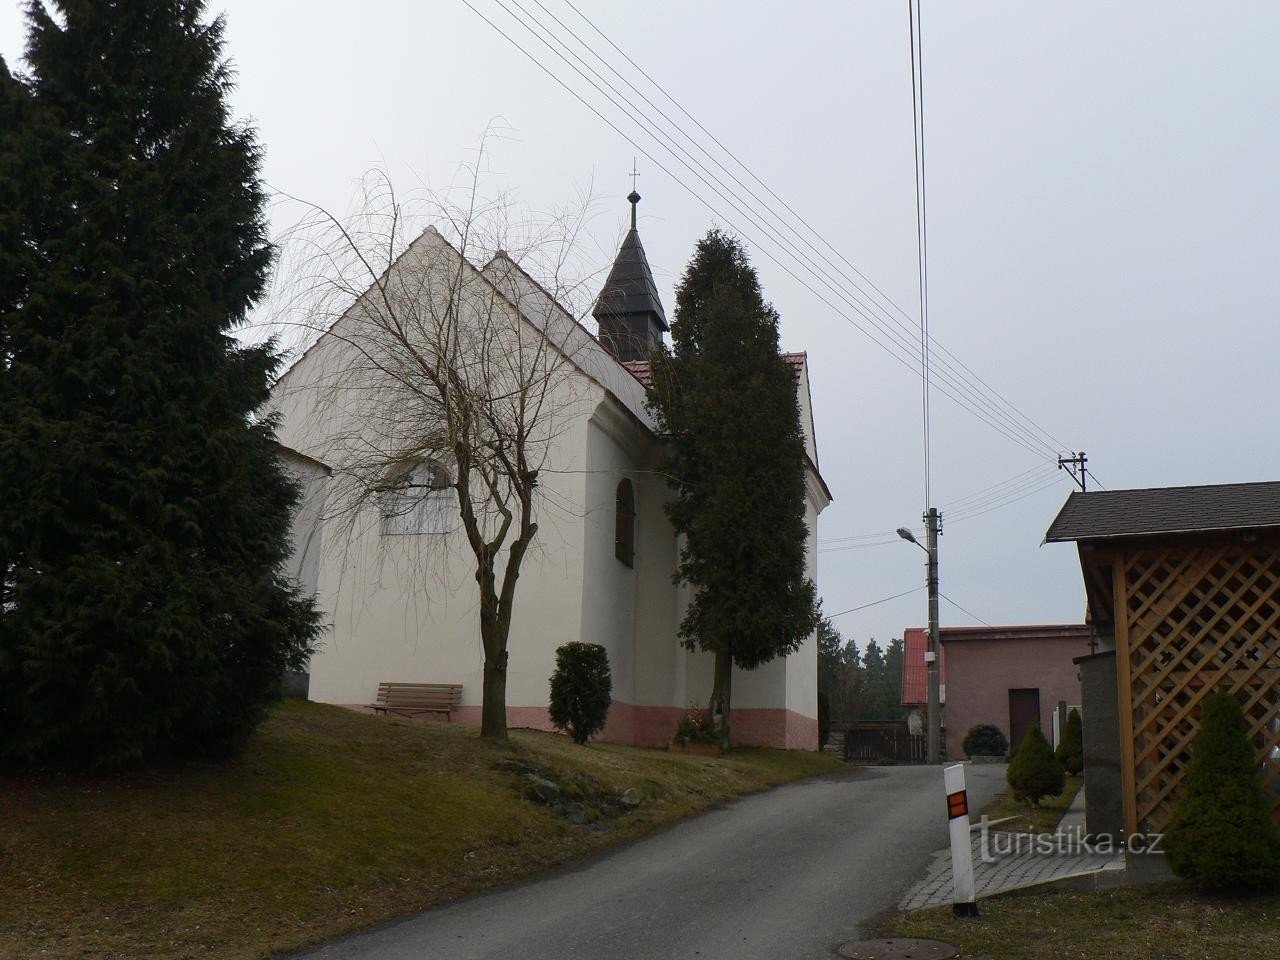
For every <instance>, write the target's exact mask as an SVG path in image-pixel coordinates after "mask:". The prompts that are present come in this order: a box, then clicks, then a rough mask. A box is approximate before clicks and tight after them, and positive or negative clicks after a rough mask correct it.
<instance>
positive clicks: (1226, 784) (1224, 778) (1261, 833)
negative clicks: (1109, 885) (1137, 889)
mask: <svg viewBox="0 0 1280 960" xmlns="http://www.w3.org/2000/svg"><path fill="white" fill-rule="evenodd" d="M1260 769H1261V761H1260V760H1259V757H1258V750H1257V747H1256V746H1255V745H1254V744H1252V743H1250V742H1249V732H1248V727H1247V725H1246V723H1245V718H1244V713H1243V711H1241V709H1240V703H1239V701H1238V700H1236V698H1235V697H1234V696H1232V695H1231V694H1230V693H1227V692H1225V691H1217V692H1215V693H1211V694H1209V696H1207V697H1205V699H1204V703H1203V705H1202V706H1201V708H1200V729H1199V731H1198V732H1197V733H1196V736H1195V740H1193V741H1192V744H1191V763H1190V765H1189V766H1188V767H1187V775H1186V779H1185V780H1183V784H1182V796H1181V797H1180V798H1179V799H1178V805H1177V807H1176V808H1175V809H1174V812H1173V817H1172V818H1171V819H1170V821H1169V826H1168V828H1167V829H1166V830H1165V857H1166V859H1167V860H1168V861H1169V866H1170V867H1172V868H1173V872H1174V873H1176V874H1177V875H1178V876H1180V877H1183V878H1185V879H1187V880H1190V881H1191V882H1192V883H1194V884H1195V885H1196V886H1197V887H1199V888H1200V889H1201V890H1205V891H1209V892H1218V891H1231V890H1239V891H1246V892H1248V891H1260V890H1267V889H1273V888H1275V887H1277V886H1280V829H1277V827H1276V823H1275V821H1274V820H1273V819H1272V818H1271V811H1270V810H1269V809H1268V805H1267V802H1266V801H1265V800H1264V798H1263V793H1262V783H1261V778H1260V777H1259V771H1260Z"/></svg>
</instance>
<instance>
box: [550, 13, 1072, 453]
mask: <svg viewBox="0 0 1280 960" xmlns="http://www.w3.org/2000/svg"><path fill="white" fill-rule="evenodd" d="M535 2H537V3H538V6H540V7H542V6H543V5H542V3H541V2H540V0H535ZM564 2H565V5H566V6H567V7H568V8H569V9H570V10H572V11H573V12H574V13H576V14H577V15H578V16H579V18H581V19H582V20H583V22H585V23H586V24H587V26H589V27H590V28H591V29H592V30H594V31H595V32H596V33H597V34H598V35H599V36H600V38H601V39H602V40H604V41H605V43H607V44H608V45H609V46H610V47H612V48H613V49H614V50H615V51H616V52H617V53H618V54H619V55H620V56H621V57H622V58H623V59H624V60H626V62H627V63H628V64H630V65H631V67H632V68H633V69H635V70H636V72H637V73H639V74H640V76H642V77H644V79H645V80H647V81H648V82H649V84H650V85H651V86H652V87H653V88H654V89H656V90H657V91H658V92H659V93H661V94H662V96H663V97H665V98H666V99H667V100H668V101H669V102H670V103H671V104H672V105H673V106H675V108H676V109H677V110H679V111H680V112H681V113H682V114H684V116H685V117H687V118H688V119H689V121H690V122H692V123H693V125H694V126H696V127H697V128H698V129H699V130H700V131H701V132H702V133H703V134H705V135H706V136H707V138H708V139H709V140H710V141H711V142H712V143H714V144H715V145H716V146H717V147H718V148H719V149H720V150H722V151H723V152H724V153H725V155H727V156H728V157H729V158H730V159H731V160H733V162H734V163H736V164H737V165H738V166H739V167H741V168H742V170H743V171H744V172H745V173H746V175H747V176H748V177H750V178H751V179H752V180H754V181H755V182H756V183H758V184H759V185H760V186H761V188H763V189H764V191H765V192H766V193H768V194H769V196H771V197H773V199H774V200H776V201H777V202H778V203H779V204H781V205H782V207H783V209H785V210H786V211H787V212H788V213H789V214H790V215H791V216H792V217H794V218H795V219H796V220H797V221H799V223H800V224H802V225H803V226H804V228H805V229H806V230H807V231H808V232H809V233H810V234H812V235H813V236H814V238H815V239H817V240H818V242H820V243H821V244H823V246H825V247H826V248H827V249H829V250H830V251H831V252H832V253H833V254H834V255H835V256H836V258H837V259H839V260H841V261H842V262H843V263H844V264H845V265H846V266H847V267H849V269H850V270H852V271H853V272H854V273H855V274H857V276H858V278H859V279H860V280H862V281H863V282H864V283H865V284H867V286H869V287H870V288H871V289H872V290H874V291H875V292H876V294H877V295H878V296H879V297H880V299H881V300H883V301H884V302H885V303H886V304H888V306H889V307H891V308H893V309H894V310H895V311H897V313H898V314H899V315H900V316H901V317H902V318H903V319H904V320H905V321H907V322H908V323H912V322H913V321H912V318H911V317H910V316H908V314H907V313H906V311H905V310H903V309H902V308H901V307H900V306H898V304H897V303H896V302H895V301H894V300H893V299H892V298H891V297H890V296H889V295H888V294H886V293H885V292H884V291H883V290H882V289H881V288H880V287H879V286H877V285H876V283H875V282H874V281H873V280H872V279H871V278H870V277H868V276H867V275H866V274H865V273H863V272H862V271H861V270H859V269H858V267H857V265H856V264H854V263H853V262H852V261H851V260H849V259H848V257H846V256H845V255H844V254H843V253H842V252H841V251H840V250H839V249H837V248H836V247H835V246H834V245H833V244H832V243H831V241H829V240H827V239H826V237H824V236H823V235H822V234H820V233H819V232H818V231H817V230H816V229H815V228H814V227H813V225H812V224H810V223H809V221H808V220H806V219H805V218H804V217H803V216H802V215H801V214H800V213H799V211H797V210H796V209H795V208H794V207H792V206H791V205H790V204H789V203H787V201H786V200H784V199H783V198H782V197H780V196H779V195H778V194H777V193H775V192H774V191H773V189H772V188H771V187H770V186H769V185H768V184H767V183H765V182H764V181H763V180H761V179H760V177H758V176H757V175H756V174H755V172H754V171H752V170H751V168H750V167H748V166H747V164H746V163H745V162H744V161H743V160H742V159H741V158H740V157H739V156H738V155H737V154H735V153H734V152H733V151H732V150H731V149H729V147H728V146H726V145H725V144H724V143H723V142H721V141H720V139H719V138H717V137H716V136H715V134H713V133H712V132H711V131H710V130H708V129H707V128H706V127H705V126H703V125H702V123H701V122H700V121H699V120H698V118H697V117H695V116H694V115H693V114H692V113H690V112H689V111H688V110H687V109H685V107H684V105H683V104H681V103H680V102H679V101H678V100H676V98H675V97H673V96H672V95H671V93H670V92H668V90H667V89H666V88H665V87H663V86H662V84H660V83H659V82H658V81H657V80H655V79H654V78H653V77H652V76H651V75H650V74H649V73H648V72H647V71H646V70H645V69H644V68H643V67H642V66H640V64H638V63H636V61H635V60H633V59H632V58H631V57H630V56H629V55H628V54H627V52H626V51H625V50H623V49H622V48H621V47H619V46H618V45H617V44H616V43H614V42H613V40H612V39H610V38H609V36H608V35H607V34H605V33H604V31H602V30H601V29H600V28H599V27H598V26H596V24H595V23H594V22H592V20H591V19H590V18H589V17H587V16H586V14H584V13H583V12H582V11H581V10H579V9H578V8H577V7H576V6H574V4H573V2H572V0H564ZM543 9H544V10H545V9H546V8H545V7H543ZM557 22H559V21H558V20H557ZM575 38H576V35H575ZM579 42H580V43H583V45H584V46H587V47H588V49H590V47H589V45H588V44H586V43H585V42H584V41H582V40H581V39H580V38H579ZM591 52H592V55H593V56H595V57H596V58H597V59H598V60H600V61H601V62H602V63H605V64H606V66H609V69H610V70H612V71H613V72H614V73H615V74H616V75H618V76H619V77H621V76H622V75H621V74H619V73H618V71H617V70H615V69H614V68H613V67H612V66H611V65H609V64H608V63H607V61H605V60H604V59H603V58H602V57H600V55H599V54H597V53H595V51H594V50H592V51H591ZM622 79H623V81H624V82H625V83H627V85H628V86H629V87H631V88H632V89H633V90H635V89H636V88H635V86H634V85H632V84H631V83H630V81H627V80H626V79H625V78H622ZM636 92H637V93H639V91H638V90H637V91H636ZM640 95H641V96H642V97H643V96H644V95H643V94H640ZM644 99H645V102H646V103H649V104H651V105H653V106H654V108H655V109H659V108H657V106H656V105H654V104H653V102H652V101H651V100H649V99H648V98H647V97H645V98H644ZM659 112H662V111H661V110H659ZM663 116H664V117H667V115H666V113H665V112H663ZM667 119H668V120H670V118H669V117H667ZM672 122H673V123H674V121H672ZM677 129H680V128H679V127H678V125H677ZM680 132H681V133H682V134H683V135H684V136H685V138H686V139H688V140H689V141H690V142H691V143H694V144H695V146H697V147H698V149H699V150H701V151H702V152H703V153H704V154H706V155H707V156H708V158H710V159H712V161H713V162H714V163H716V164H717V166H719V167H720V168H721V169H724V170H725V171H726V172H727V173H729V175H730V176H731V177H733V179H734V181H735V182H737V183H739V184H741V181H740V180H738V179H737V177H736V176H734V175H733V174H732V172H730V171H728V169H727V168H726V167H724V165H723V164H722V163H720V162H719V161H717V160H715V158H714V157H712V156H711V154H710V153H709V152H708V151H707V150H706V149H705V148H703V147H702V146H701V145H700V144H698V143H697V142H696V140H694V139H693V138H692V137H690V136H689V134H688V133H686V132H685V131H683V130H680ZM744 188H745V185H744ZM751 195H752V196H753V197H754V198H755V199H757V200H759V199H760V198H759V197H758V196H756V194H755V193H752V194H751ZM779 219H782V218H779ZM793 232H795V231H794V230H793ZM929 343H930V344H931V345H932V346H933V347H934V349H935V350H937V351H938V352H939V353H941V354H943V355H944V356H945V357H947V358H949V359H950V360H952V361H954V362H955V363H956V365H957V366H959V367H960V368H961V369H962V370H964V371H965V373H967V374H968V375H969V376H970V377H971V378H973V379H974V380H976V381H977V382H978V383H980V384H982V386H983V387H984V388H985V389H986V390H987V391H988V392H989V393H990V394H991V395H992V396H993V397H995V398H997V399H998V400H999V401H1000V403H1001V404H1002V405H1003V406H1004V407H1005V408H1007V409H1008V410H1009V411H1010V412H1011V413H1012V414H1013V415H1015V416H1017V417H1019V418H1021V419H1022V420H1024V421H1025V422H1026V423H1027V424H1028V425H1030V426H1031V427H1032V428H1033V429H1034V430H1036V431H1038V432H1039V433H1040V434H1041V435H1042V436H1044V437H1045V438H1047V439H1048V440H1049V441H1051V446H1053V447H1054V448H1056V449H1057V450H1065V449H1067V447H1068V444H1065V443H1063V442H1062V441H1061V440H1059V439H1057V438H1056V437H1054V436H1053V435H1052V434H1050V433H1049V432H1048V431H1046V430H1045V429H1044V428H1043V427H1041V426H1040V425H1039V424H1037V423H1036V422H1035V421H1034V420H1031V419H1030V418H1029V417H1027V416H1026V415H1025V414H1023V413H1022V412H1021V411H1020V410H1018V409H1017V408H1016V407H1014V406H1013V405H1012V404H1011V403H1010V402H1009V401H1008V399H1006V398H1005V397H1004V396H1003V395H1002V394H1001V393H999V391H997V390H995V389H994V388H993V387H992V386H991V385H990V384H989V383H987V382H986V381H985V380H983V379H982V377H980V376H978V375H977V374H976V373H974V371H973V370H972V369H970V368H969V367H968V366H967V365H966V364H965V363H964V362H963V361H961V360H960V359H959V358H958V357H956V356H955V354H953V353H951V351H949V350H947V348H946V347H944V346H943V345H942V344H940V343H938V341H937V340H935V339H934V338H933V337H932V336H930V337H929Z"/></svg>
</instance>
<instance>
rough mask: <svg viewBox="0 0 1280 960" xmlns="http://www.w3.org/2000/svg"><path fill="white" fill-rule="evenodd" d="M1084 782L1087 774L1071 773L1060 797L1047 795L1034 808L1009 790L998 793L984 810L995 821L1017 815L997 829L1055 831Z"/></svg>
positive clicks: (1026, 831) (1033, 831) (1024, 831)
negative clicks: (1016, 798) (1074, 774)
mask: <svg viewBox="0 0 1280 960" xmlns="http://www.w3.org/2000/svg"><path fill="white" fill-rule="evenodd" d="M1083 784H1084V777H1072V776H1068V777H1067V784H1066V787H1064V788H1063V791H1062V793H1061V794H1059V795H1058V796H1056V797H1046V798H1045V799H1043V800H1041V801H1040V806H1038V807H1031V806H1029V805H1028V804H1026V803H1023V802H1022V801H1021V800H1015V799H1013V795H1012V794H1011V793H1010V792H1009V791H1008V790H1005V791H1003V792H1001V793H999V794H997V795H996V796H995V798H994V799H993V800H992V801H991V802H990V803H989V804H987V806H986V808H985V809H984V810H983V811H982V812H983V813H985V814H986V815H987V816H988V817H990V818H991V819H992V820H999V819H1002V818H1004V817H1013V819H1012V820H1008V821H1006V822H1004V823H1001V824H998V825H997V826H995V827H994V828H993V829H995V830H1006V831H1010V832H1021V833H1052V832H1053V831H1054V830H1055V829H1057V826H1058V821H1059V820H1061V819H1062V815H1063V814H1064V813H1066V812H1067V807H1069V806H1071V801H1072V800H1074V799H1075V798H1076V794H1077V793H1078V792H1079V790H1080V787H1081V786H1082V785H1083Z"/></svg>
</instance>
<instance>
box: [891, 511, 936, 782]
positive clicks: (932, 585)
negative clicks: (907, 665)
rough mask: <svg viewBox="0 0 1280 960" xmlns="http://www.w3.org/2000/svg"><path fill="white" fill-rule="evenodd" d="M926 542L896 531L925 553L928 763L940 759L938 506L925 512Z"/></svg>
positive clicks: (906, 532)
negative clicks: (927, 627) (927, 628)
mask: <svg viewBox="0 0 1280 960" xmlns="http://www.w3.org/2000/svg"><path fill="white" fill-rule="evenodd" d="M924 529H925V542H924V543H921V542H920V541H919V540H917V539H916V535H915V534H914V533H912V532H911V531H910V530H908V529H907V528H906V527H899V528H898V536H900V537H901V538H902V539H903V540H906V541H907V542H908V543H914V544H915V545H916V546H917V547H919V548H920V549H921V550H923V551H924V552H925V554H926V555H927V558H926V560H925V586H926V587H928V590H929V646H928V649H927V650H925V652H924V662H925V665H926V666H927V667H928V670H929V712H928V714H927V715H926V718H925V725H926V726H927V727H928V740H927V742H928V757H927V759H928V761H929V762H930V763H937V762H938V761H940V760H941V759H942V753H941V750H940V749H939V746H940V744H939V741H940V740H941V739H942V677H941V662H940V659H939V651H940V650H941V648H942V646H941V643H940V642H939V640H938V535H939V534H940V533H942V514H940V513H939V512H938V508H937V507H930V508H929V509H928V510H926V511H925V512H924Z"/></svg>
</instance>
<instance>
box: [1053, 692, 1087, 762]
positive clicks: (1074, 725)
mask: <svg viewBox="0 0 1280 960" xmlns="http://www.w3.org/2000/svg"><path fill="white" fill-rule="evenodd" d="M1053 755H1054V756H1055V757H1056V758H1057V760H1058V763H1060V764H1062V769H1063V770H1065V771H1067V773H1069V774H1071V775H1072V776H1073V777H1074V776H1077V775H1078V774H1079V773H1080V772H1081V771H1082V770H1084V727H1083V725H1082V724H1081V723H1080V711H1079V710H1077V709H1076V708H1075V707H1072V708H1071V710H1070V711H1069V712H1068V713H1067V725H1066V726H1065V727H1064V728H1063V730H1062V742H1061V743H1060V744H1058V749H1057V750H1055V751H1054V752H1053Z"/></svg>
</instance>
